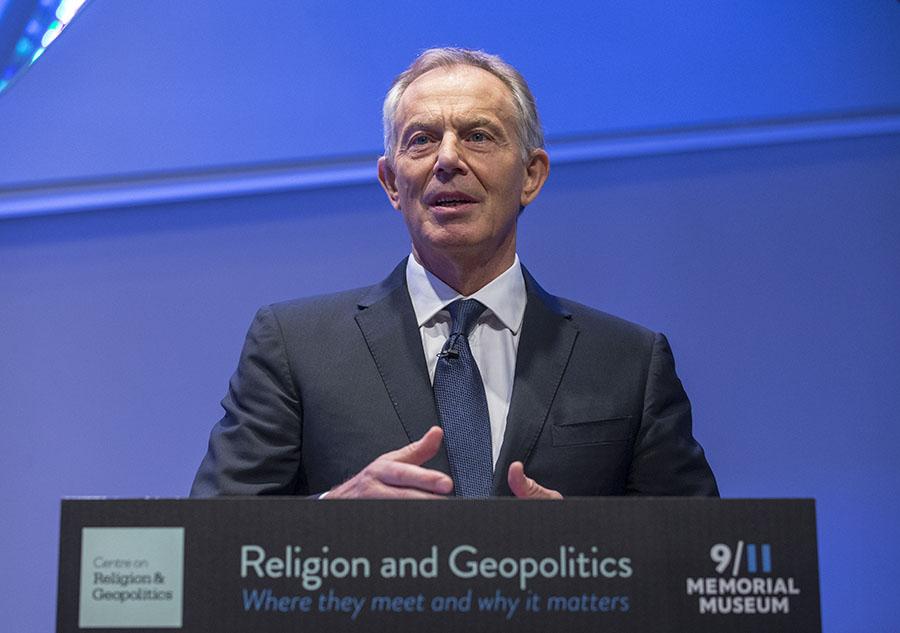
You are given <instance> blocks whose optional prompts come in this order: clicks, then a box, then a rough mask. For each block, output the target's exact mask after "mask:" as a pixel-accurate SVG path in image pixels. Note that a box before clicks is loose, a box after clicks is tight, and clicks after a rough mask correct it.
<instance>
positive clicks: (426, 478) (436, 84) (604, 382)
mask: <svg viewBox="0 0 900 633" xmlns="http://www.w3.org/2000/svg"><path fill="white" fill-rule="evenodd" d="M543 145H544V142H543V133H542V131H541V126H540V121H539V119H538V114H537V110H536V107H535V102H534V98H533V96H532V94H531V91H530V90H529V88H528V86H527V84H526V83H525V80H524V79H523V78H522V77H521V75H520V74H519V73H518V72H517V71H516V70H515V69H514V68H512V67H511V66H510V65H508V64H506V63H505V62H503V61H502V60H501V59H500V58H499V57H496V56H493V55H488V54H485V53H483V52H480V51H470V50H462V49H453V48H445V49H431V50H428V51H425V52H424V53H422V55H420V56H419V57H418V58H417V59H416V60H415V62H413V64H412V65H411V66H410V67H409V68H408V69H407V70H406V71H404V72H403V73H402V74H401V75H399V76H398V77H397V79H396V80H395V81H394V83H393V85H392V86H391V89H390V91H389V92H388V94H387V97H386V98H385V102H384V149H385V151H384V156H383V157H382V158H380V159H379V161H378V179H379V181H380V182H381V185H382V187H384V190H385V192H386V193H387V196H388V199H389V200H390V203H391V204H392V205H393V206H394V208H395V209H396V210H397V211H399V212H400V213H401V214H402V216H403V219H404V221H405V222H406V227H407V229H408V231H409V235H410V238H411V240H412V254H411V255H410V256H409V257H408V258H406V259H405V260H404V261H403V262H401V263H400V265H398V266H397V268H396V269H395V270H394V271H393V272H392V273H391V274H390V275H389V276H388V278H387V279H385V280H384V281H383V282H381V283H380V284H378V285H376V286H372V287H369V288H363V289H359V290H351V291H347V292H341V293H338V294H333V295H327V296H322V297H314V298H309V299H300V300H296V301H290V302H287V303H281V304H277V305H272V306H268V307H265V308H262V309H261V310H259V312H258V313H257V315H256V318H255V320H254V322H253V324H252V325H251V327H250V331H249V333H248V335H247V340H246V343H245V345H244V349H243V352H242V354H241V359H240V362H239V365H238V368H237V371H236V372H235V374H234V376H233V377H232V379H231V382H230V385H229V390H228V394H227V395H226V396H225V399H224V400H223V401H222V405H223V407H224V409H225V415H224V417H223V418H222V419H221V420H220V421H219V423H218V424H217V425H216V426H215V427H214V428H213V430H212V433H211V436H210V441H209V451H208V453H207V455H206V457H205V458H204V460H203V463H202V464H201V465H200V469H199V471H198V473H197V477H196V479H195V481H194V485H193V488H192V490H191V494H192V495H193V496H213V495H262V494H267V495H272V494H297V495H323V493H324V497H325V498H326V499H332V498H358V497H381V498H410V499H426V498H442V497H446V496H451V495H456V496H460V497H487V496H496V495H515V496H517V497H529V498H559V497H561V496H569V495H579V496H584V495H621V494H639V495H717V494H718V490H717V488H716V482H715V479H714V477H713V474H712V472H711V470H710V468H709V465H708V464H707V462H706V459H705V457H704V455H703V450H702V449H701V448H700V446H699V445H698V444H697V442H696V441H695V440H694V438H693V435H692V431H691V409H690V403H689V402H688V399H687V396H686V394H685V392H684V390H683V388H682V386H681V382H680V381H679V380H678V377H677V376H676V374H675V366H674V360H673V357H672V353H671V350H670V349H669V345H668V343H667V341H666V339H665V337H664V336H662V335H661V334H655V333H653V332H650V331H648V330H646V329H644V328H642V327H640V326H637V325H634V324H631V323H628V322H626V321H623V320H621V319H617V318H615V317H612V316H610V315H607V314H604V313H602V312H598V311H596V310H593V309H591V308H587V307H585V306H582V305H579V304H577V303H574V302H571V301H567V300H565V299H561V298H558V297H554V296H553V295H550V294H548V293H547V292H546V291H545V290H544V289H543V288H541V287H540V286H539V285H538V284H537V282H536V281H535V280H534V279H533V278H532V277H531V276H530V275H529V274H528V272H527V271H526V270H525V268H524V267H522V265H521V264H520V262H519V259H518V256H517V255H516V223H517V221H518V217H519V214H520V213H521V212H522V210H523V209H524V208H525V207H526V206H527V205H528V204H530V203H531V202H532V201H533V200H534V199H535V198H536V197H537V195H538V194H539V193H540V191H541V187H542V186H543V185H544V182H545V181H546V179H547V176H548V173H549V164H550V162H549V158H548V155H547V152H546V151H544V149H543Z"/></svg>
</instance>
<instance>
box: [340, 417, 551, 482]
mask: <svg viewBox="0 0 900 633" xmlns="http://www.w3.org/2000/svg"><path fill="white" fill-rule="evenodd" d="M443 439H444V432H443V430H441V428H440V427H437V426H433V427H431V428H430V429H428V432H427V433H425V435H423V436H422V438H421V439H419V440H417V441H415V442H412V443H410V444H407V445H406V446H404V447H403V448H398V449H397V450H395V451H391V452H389V453H385V454H384V455H382V456H380V457H378V458H377V459H375V461H373V462H372V463H371V464H369V465H368V466H366V467H365V468H363V469H362V470H361V471H360V472H359V473H357V474H356V475H355V476H354V477H352V478H351V479H348V480H347V481H345V482H344V483H342V484H341V485H339V486H337V487H335V488H332V489H331V490H330V491H329V492H328V494H327V495H326V497H325V498H326V499H365V498H368V499H442V498H445V497H446V496H447V495H449V494H450V493H452V492H453V480H452V479H451V478H450V477H449V476H448V475H447V474H445V473H442V472H440V471H437V470H431V469H430V468H423V467H422V464H424V463H425V462H427V461H428V460H429V459H431V458H432V457H434V456H435V455H437V452H438V451H439V450H440V448H441V442H442V441H443ZM507 482H509V488H510V490H512V493H513V494H514V495H515V496H516V497H519V498H520V499H562V495H561V494H560V493H558V492H557V491H556V490H550V489H548V488H544V487H543V486H541V485H540V484H538V483H537V482H536V481H534V480H533V479H530V478H529V477H527V476H526V475H525V466H524V464H522V462H513V463H512V464H510V466H509V472H508V473H507Z"/></svg>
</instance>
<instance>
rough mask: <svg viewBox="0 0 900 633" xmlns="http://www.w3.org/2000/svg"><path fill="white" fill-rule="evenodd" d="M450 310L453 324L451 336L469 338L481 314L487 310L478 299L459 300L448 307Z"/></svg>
mask: <svg viewBox="0 0 900 633" xmlns="http://www.w3.org/2000/svg"><path fill="white" fill-rule="evenodd" d="M448 309H449V310H450V318H452V319H453V323H452V324H451V326H450V334H451V335H453V334H461V335H462V336H465V337H468V336H469V333H470V332H471V331H472V328H473V327H475V322H476V321H478V317H480V316H481V313H482V312H484V311H485V310H486V309H487V306H485V305H484V304H483V303H481V302H480V301H478V300H477V299H457V300H456V301H454V302H453V303H451V304H450V305H449V306H448Z"/></svg>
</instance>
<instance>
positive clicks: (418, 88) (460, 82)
mask: <svg viewBox="0 0 900 633" xmlns="http://www.w3.org/2000/svg"><path fill="white" fill-rule="evenodd" d="M454 115H455V116H464V117H466V118H483V119H493V120H495V121H497V120H498V119H506V118H508V117H510V116H515V105H514V102H513V97H512V94H511V93H510V90H509V88H508V87H507V86H506V84H505V83H503V81H501V80H500V79H499V78H498V77H496V76H494V75H493V74H491V73H489V72H487V71H486V70H482V69H481V68H477V67H475V66H467V65H457V66H451V67H449V68H435V69H432V70H430V71H428V72H427V73H424V74H422V75H421V76H419V77H417V78H416V79H415V80H414V81H413V82H412V83H410V84H409V86H408V87H407V89H406V90H405V91H404V93H403V96H402V97H401V98H400V102H399V103H398V108H397V119H396V123H397V124H400V125H406V124H407V122H409V121H411V120H413V119H416V120H429V119H444V118H446V117H447V116H454Z"/></svg>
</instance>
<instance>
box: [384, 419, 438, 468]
mask: <svg viewBox="0 0 900 633" xmlns="http://www.w3.org/2000/svg"><path fill="white" fill-rule="evenodd" d="M443 439H444V431H443V430H442V429H441V427H439V426H433V427H431V428H430V429H428V432H426V433H425V435H423V436H422V437H421V438H420V439H418V440H416V441H415V442H410V443H409V444H407V445H406V446H404V447H403V448H398V449H397V450H395V451H391V452H390V453H385V454H384V455H382V456H381V457H380V458H379V459H388V460H390V461H393V462H404V463H406V464H415V465H417V466H419V465H422V464H424V463H425V462H427V461H428V460H429V459H431V458H432V457H434V456H435V455H437V452H438V450H440V448H441V442H442V441H443Z"/></svg>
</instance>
